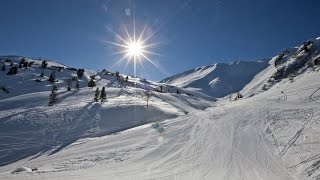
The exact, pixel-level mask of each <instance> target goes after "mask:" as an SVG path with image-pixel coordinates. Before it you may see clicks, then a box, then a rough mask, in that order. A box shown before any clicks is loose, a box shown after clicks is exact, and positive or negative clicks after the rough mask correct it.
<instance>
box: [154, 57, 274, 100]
mask: <svg viewBox="0 0 320 180" xmlns="http://www.w3.org/2000/svg"><path fill="white" fill-rule="evenodd" d="M267 65H268V60H259V61H236V62H232V63H229V64H227V63H217V64H214V65H210V66H203V67H198V68H195V69H192V70H189V71H186V72H183V73H180V74H177V75H174V76H172V77H168V78H166V79H164V80H162V81H160V82H164V83H168V84H171V85H174V86H178V87H183V88H186V89H189V90H193V91H195V92H199V93H203V94H208V95H210V96H213V97H223V96H226V95H228V94H230V93H235V92H237V91H239V90H241V89H242V88H243V87H244V86H245V85H246V84H248V83H249V82H250V81H251V79H252V78H253V77H254V76H255V75H256V74H257V73H259V72H260V71H261V70H263V69H264V68H266V67H267Z"/></svg>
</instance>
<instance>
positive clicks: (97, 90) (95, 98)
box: [94, 87, 100, 102]
mask: <svg viewBox="0 0 320 180" xmlns="http://www.w3.org/2000/svg"><path fill="white" fill-rule="evenodd" d="M99 99H100V90H99V88H98V87H97V89H96V92H95V94H94V100H95V101H96V102H98V100H99Z"/></svg>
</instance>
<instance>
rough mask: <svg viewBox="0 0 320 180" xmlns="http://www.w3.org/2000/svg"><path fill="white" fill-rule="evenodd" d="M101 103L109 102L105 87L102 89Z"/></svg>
mask: <svg viewBox="0 0 320 180" xmlns="http://www.w3.org/2000/svg"><path fill="white" fill-rule="evenodd" d="M100 99H101V102H106V101H107V94H106V90H105V87H103V88H102V90H101V96H100Z"/></svg>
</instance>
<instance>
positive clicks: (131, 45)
mask: <svg viewBox="0 0 320 180" xmlns="http://www.w3.org/2000/svg"><path fill="white" fill-rule="evenodd" d="M107 29H108V30H109V31H110V32H111V33H113V34H114V35H115V36H116V38H117V40H116V42H114V41H104V42H106V43H108V44H112V45H115V46H118V47H119V48H120V49H119V51H118V52H116V53H115V54H120V55H122V57H121V58H120V59H119V60H118V61H117V62H116V63H115V64H114V65H113V66H116V65H118V64H120V63H121V62H123V61H127V62H126V65H125V68H126V67H127V66H128V65H129V64H130V62H132V63H133V69H134V75H136V70H137V64H138V63H139V64H140V65H141V67H142V68H144V65H143V64H144V61H147V62H149V63H151V64H152V65H153V66H155V67H156V68H158V69H161V68H160V67H159V65H158V64H157V63H155V62H154V61H153V60H151V59H150V58H149V56H151V55H157V56H159V55H160V54H158V53H154V52H152V51H151V50H150V49H151V48H152V47H154V46H155V45H157V43H150V40H151V38H152V36H153V35H154V33H151V34H150V32H149V34H148V33H147V31H148V29H147V27H145V28H143V30H142V31H141V33H140V34H137V33H136V29H135V25H134V26H133V29H132V32H131V33H129V31H128V29H127V27H126V26H123V29H124V32H125V33H124V34H125V36H121V35H120V34H118V33H116V32H114V31H112V29H111V28H108V27H107Z"/></svg>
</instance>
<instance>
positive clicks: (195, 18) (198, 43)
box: [0, 0, 320, 80]
mask: <svg viewBox="0 0 320 180" xmlns="http://www.w3.org/2000/svg"><path fill="white" fill-rule="evenodd" d="M319 12H320V1H317V0H304V1H301V0H299V1H298V0H259V1H256V0H136V1H134V0H54V1H51V0H28V1H25V0H1V1H0V54H1V55H24V56H30V57H45V58H49V59H56V60H58V61H59V62H62V63H64V64H66V65H69V66H73V67H85V68H89V69H94V70H98V69H99V70H102V69H104V68H105V69H110V70H112V71H114V70H119V71H120V72H124V73H128V74H132V73H133V72H132V69H133V66H132V63H129V65H128V66H127V68H125V64H126V63H125V62H123V63H118V64H117V65H114V64H115V63H116V62H117V61H118V60H119V59H120V58H121V56H120V55H115V53H116V52H118V51H120V50H121V48H119V47H116V46H113V45H111V44H109V43H105V42H104V41H115V42H118V41H119V39H118V38H117V37H116V36H115V35H114V34H113V33H111V32H110V30H112V31H114V32H116V33H118V34H119V35H120V36H123V37H126V36H125V31H124V29H123V25H125V26H126V27H127V28H128V30H129V31H130V32H132V29H133V28H132V27H133V16H134V17H135V25H136V30H137V33H138V34H139V32H141V31H142V29H143V28H144V27H147V30H146V31H145V32H146V33H145V36H147V35H150V34H153V36H152V37H151V38H150V39H149V40H148V42H147V43H152V44H153V43H156V44H157V45H155V46H152V47H151V48H150V49H149V50H150V51H152V52H155V53H158V54H160V56H159V55H152V54H149V56H148V57H149V58H150V59H151V60H153V61H154V62H155V64H157V65H159V67H160V69H161V70H159V69H158V68H156V67H154V66H153V65H152V64H151V63H148V62H147V61H143V65H144V67H142V66H141V65H138V69H137V74H138V75H139V76H141V77H143V78H147V79H153V80H160V79H162V78H164V77H167V76H169V75H173V74H176V73H179V72H182V71H185V70H188V69H190V68H194V67H197V66H202V65H209V64H213V63H216V62H230V61H234V60H256V59H259V58H267V57H271V56H274V55H276V54H278V53H279V52H281V51H282V50H284V49H285V48H287V47H292V46H295V45H298V44H301V43H303V41H305V40H307V39H309V38H315V37H319V36H320V23H319V18H318V14H319ZM108 29H109V30H108ZM113 65H114V66H113Z"/></svg>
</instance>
